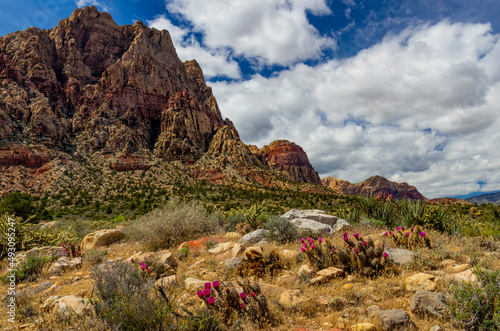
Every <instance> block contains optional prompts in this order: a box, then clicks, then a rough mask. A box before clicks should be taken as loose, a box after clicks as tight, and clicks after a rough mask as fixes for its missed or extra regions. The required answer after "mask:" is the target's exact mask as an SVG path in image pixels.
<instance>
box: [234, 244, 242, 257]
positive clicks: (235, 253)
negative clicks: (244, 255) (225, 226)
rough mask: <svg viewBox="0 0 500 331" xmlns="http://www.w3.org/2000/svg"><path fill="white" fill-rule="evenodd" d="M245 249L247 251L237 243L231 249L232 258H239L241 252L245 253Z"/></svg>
mask: <svg viewBox="0 0 500 331" xmlns="http://www.w3.org/2000/svg"><path fill="white" fill-rule="evenodd" d="M244 249H245V246H243V245H242V244H240V243H235V244H234V246H233V248H232V249H231V257H236V256H238V254H240V253H241V252H243V250H244Z"/></svg>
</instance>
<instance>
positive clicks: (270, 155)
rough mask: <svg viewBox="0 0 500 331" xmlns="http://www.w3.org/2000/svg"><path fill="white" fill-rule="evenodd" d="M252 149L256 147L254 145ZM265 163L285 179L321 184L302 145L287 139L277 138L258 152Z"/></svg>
mask: <svg viewBox="0 0 500 331" xmlns="http://www.w3.org/2000/svg"><path fill="white" fill-rule="evenodd" d="M251 150H252V151H255V148H254V147H252V149H251ZM256 155H258V156H259V157H260V158H261V159H262V162H263V163H264V164H266V165H267V166H268V167H270V168H271V169H273V170H275V171H276V172H278V173H279V174H280V175H282V176H283V177H284V178H285V179H288V180H291V181H294V182H299V183H314V184H319V185H321V179H320V178H319V175H318V173H317V172H316V171H315V170H314V168H313V167H312V165H311V163H310V162H309V159H308V158H307V154H306V153H305V152H304V150H303V149H302V147H300V146H299V145H296V144H295V143H293V142H289V141H287V140H276V141H274V142H272V143H271V144H269V146H264V147H262V148H261V149H259V150H258V151H257V153H256Z"/></svg>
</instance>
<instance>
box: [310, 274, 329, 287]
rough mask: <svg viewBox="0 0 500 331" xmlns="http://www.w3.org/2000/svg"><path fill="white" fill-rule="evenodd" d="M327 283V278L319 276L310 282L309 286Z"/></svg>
mask: <svg viewBox="0 0 500 331" xmlns="http://www.w3.org/2000/svg"><path fill="white" fill-rule="evenodd" d="M326 281H328V278H326V277H325V276H318V277H314V278H312V279H311V280H309V284H311V285H319V284H323V283H324V282H326Z"/></svg>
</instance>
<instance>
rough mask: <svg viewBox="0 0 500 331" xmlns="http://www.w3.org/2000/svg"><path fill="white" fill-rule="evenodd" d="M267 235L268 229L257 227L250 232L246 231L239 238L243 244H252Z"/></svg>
mask: <svg viewBox="0 0 500 331" xmlns="http://www.w3.org/2000/svg"><path fill="white" fill-rule="evenodd" d="M268 235H269V231H268V230H264V229H259V230H255V231H252V232H250V233H247V234H246V235H244V236H243V237H242V238H241V239H240V241H239V242H240V243H242V244H245V245H253V244H256V243H258V242H259V241H261V240H263V239H266V238H267V236H268Z"/></svg>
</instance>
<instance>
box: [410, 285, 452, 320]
mask: <svg viewBox="0 0 500 331" xmlns="http://www.w3.org/2000/svg"><path fill="white" fill-rule="evenodd" d="M446 310H447V308H446V297H445V296H444V294H442V293H435V292H430V291H426V290H418V291H417V292H415V294H414V295H413V297H412V298H411V305H410V311H411V312H412V313H414V314H418V315H421V316H432V317H437V318H442V317H443V316H444V315H445V313H446Z"/></svg>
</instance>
